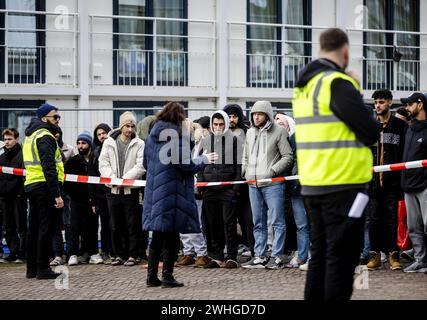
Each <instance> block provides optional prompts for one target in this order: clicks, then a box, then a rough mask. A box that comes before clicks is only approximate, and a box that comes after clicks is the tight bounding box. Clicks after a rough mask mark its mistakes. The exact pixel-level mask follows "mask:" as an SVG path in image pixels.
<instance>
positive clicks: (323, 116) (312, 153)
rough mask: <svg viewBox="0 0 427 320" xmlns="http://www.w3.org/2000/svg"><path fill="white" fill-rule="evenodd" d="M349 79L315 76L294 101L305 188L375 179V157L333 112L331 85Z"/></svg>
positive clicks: (329, 74)
mask: <svg viewBox="0 0 427 320" xmlns="http://www.w3.org/2000/svg"><path fill="white" fill-rule="evenodd" d="M338 78H341V79H344V80H347V81H349V82H351V83H352V84H353V86H354V87H355V88H356V89H357V90H359V85H358V84H357V83H356V82H355V81H354V80H353V79H352V78H350V77H349V76H347V75H345V74H343V73H341V72H336V71H331V72H322V73H319V74H317V75H316V76H314V77H313V78H312V79H310V81H309V82H308V83H307V84H306V86H305V87H303V88H295V91H294V97H293V99H292V107H293V115H294V117H295V122H296V135H295V138H296V143H297V157H298V174H299V176H300V182H301V185H307V186H328V185H343V184H361V183H366V182H369V181H370V180H371V178H372V170H371V167H372V163H373V162H372V153H371V151H370V149H369V148H368V147H366V146H364V145H363V144H362V143H361V142H359V141H358V140H357V138H356V135H355V134H354V132H353V131H352V130H351V129H350V128H349V127H348V126H347V125H346V124H345V123H344V122H342V121H341V120H340V119H339V118H337V117H336V116H335V115H334V114H333V112H332V110H331V108H330V102H331V84H332V82H333V81H334V80H335V79H338Z"/></svg>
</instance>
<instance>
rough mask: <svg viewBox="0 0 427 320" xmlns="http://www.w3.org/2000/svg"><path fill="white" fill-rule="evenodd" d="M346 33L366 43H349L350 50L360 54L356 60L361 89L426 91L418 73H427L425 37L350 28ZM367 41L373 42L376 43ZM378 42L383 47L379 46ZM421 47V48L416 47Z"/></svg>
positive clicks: (402, 32)
mask: <svg viewBox="0 0 427 320" xmlns="http://www.w3.org/2000/svg"><path fill="white" fill-rule="evenodd" d="M347 32H349V34H350V35H352V34H353V35H357V36H358V38H360V39H362V36H363V37H364V38H365V39H366V40H365V41H364V43H351V48H352V49H353V50H355V49H356V50H358V51H359V53H360V54H359V58H357V59H356V60H357V63H359V65H360V67H361V68H363V80H362V82H363V88H364V89H367V90H376V89H380V88H384V87H387V88H389V89H391V90H399V91H419V90H422V89H425V88H422V87H421V78H420V73H421V71H422V70H423V72H427V58H426V57H427V47H425V43H426V40H427V33H425V32H412V31H398V30H377V29H352V28H348V29H347ZM369 38H372V39H374V38H376V40H377V41H373V40H369ZM386 38H388V39H386ZM411 38H412V39H411ZM380 41H381V42H383V43H379V42H380ZM384 42H385V43H384ZM411 42H412V43H411ZM423 43H424V46H422V45H417V44H423Z"/></svg>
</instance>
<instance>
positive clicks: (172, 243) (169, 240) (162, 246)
mask: <svg viewBox="0 0 427 320" xmlns="http://www.w3.org/2000/svg"><path fill="white" fill-rule="evenodd" d="M179 244H180V240H179V233H175V232H159V231H153V235H152V238H151V243H150V250H149V257H148V278H149V279H154V278H157V268H158V265H159V261H160V255H162V256H163V271H162V274H163V279H165V280H170V279H171V278H173V269H174V264H175V260H176V255H177V253H178V248H179Z"/></svg>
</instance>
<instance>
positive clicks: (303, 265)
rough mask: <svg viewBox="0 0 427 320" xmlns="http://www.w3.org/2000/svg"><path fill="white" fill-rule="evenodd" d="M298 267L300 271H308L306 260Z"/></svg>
mask: <svg viewBox="0 0 427 320" xmlns="http://www.w3.org/2000/svg"><path fill="white" fill-rule="evenodd" d="M299 269H300V270H301V271H308V261H307V262H306V263H304V264H302V265H300V266H299Z"/></svg>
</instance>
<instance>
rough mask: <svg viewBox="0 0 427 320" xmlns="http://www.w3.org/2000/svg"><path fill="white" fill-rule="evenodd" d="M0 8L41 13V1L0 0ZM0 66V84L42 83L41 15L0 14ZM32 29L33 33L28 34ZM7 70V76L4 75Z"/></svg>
mask: <svg viewBox="0 0 427 320" xmlns="http://www.w3.org/2000/svg"><path fill="white" fill-rule="evenodd" d="M0 8H3V9H7V10H21V11H44V10H45V1H44V0H22V1H14V0H0ZM0 27H1V28H4V27H5V28H6V29H11V30H6V31H5V30H2V31H0V64H2V65H3V66H4V63H5V54H7V58H8V59H7V61H8V62H7V68H6V66H4V67H3V68H1V69H2V71H3V70H4V72H1V74H0V81H1V82H5V77H7V81H8V82H9V83H44V82H45V63H44V62H45V56H46V49H45V32H44V31H36V30H43V29H45V16H44V15H34V14H23V13H13V12H11V13H8V15H7V16H6V14H4V13H3V14H0ZM31 30H34V31H31ZM6 70H7V75H6V74H5V73H6V72H5V71H6Z"/></svg>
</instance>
